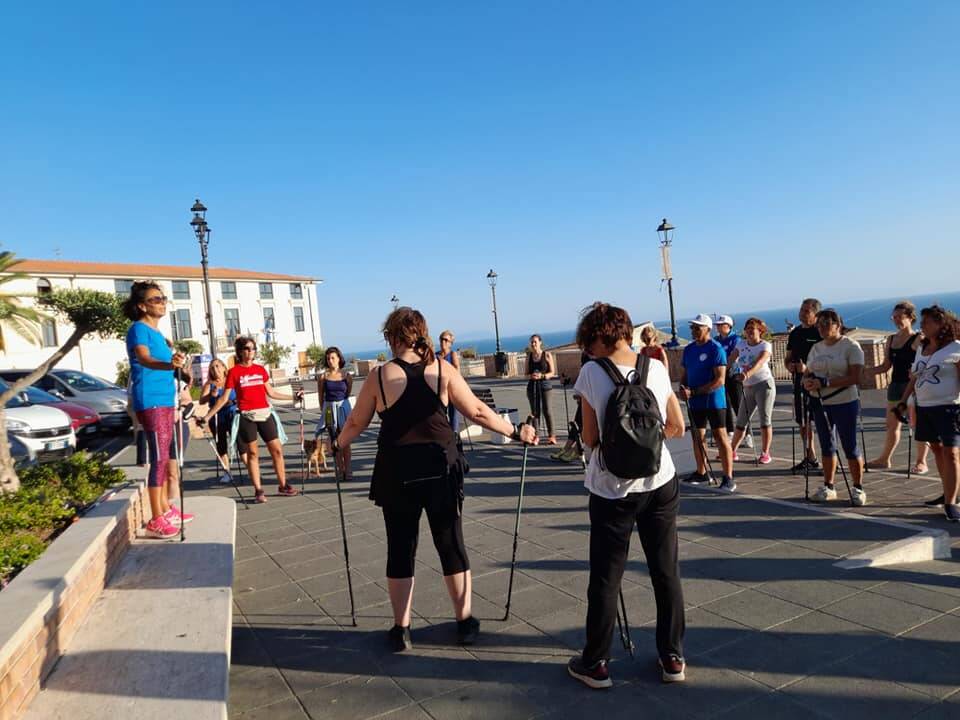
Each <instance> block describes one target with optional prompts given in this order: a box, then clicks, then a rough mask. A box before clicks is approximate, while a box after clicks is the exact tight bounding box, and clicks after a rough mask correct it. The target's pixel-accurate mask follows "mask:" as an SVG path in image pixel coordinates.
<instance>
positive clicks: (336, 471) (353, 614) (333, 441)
mask: <svg viewBox="0 0 960 720" xmlns="http://www.w3.org/2000/svg"><path fill="white" fill-rule="evenodd" d="M332 425H333V423H328V424H327V433H328V434H329V436H330V450H331V451H332V452H333V477H334V479H335V480H336V482H337V505H338V506H339V507H340V533H341V534H342V535H343V560H344V562H345V563H346V566H347V594H349V596H350V618H351V619H352V620H353V626H354V627H356V626H357V611H356V607H355V606H354V603H353V580H352V579H351V578H350V550H349V548H348V547H347V522H346V520H345V519H344V516H343V496H342V495H341V494H340V466H339V465H338V464H337V455H338V454H339V453H338V448H337V435H338V434H339V430H337V431H336V432H335V431H334V429H333V427H332Z"/></svg>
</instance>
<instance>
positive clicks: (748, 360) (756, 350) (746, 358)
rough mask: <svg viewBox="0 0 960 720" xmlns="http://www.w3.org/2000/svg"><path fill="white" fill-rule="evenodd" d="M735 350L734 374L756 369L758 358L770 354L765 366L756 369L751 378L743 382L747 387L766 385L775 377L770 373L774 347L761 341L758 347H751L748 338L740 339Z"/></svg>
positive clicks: (764, 362)
mask: <svg viewBox="0 0 960 720" xmlns="http://www.w3.org/2000/svg"><path fill="white" fill-rule="evenodd" d="M734 349H735V350H736V351H737V362H736V363H735V365H734V372H743V370H742V368H752V367H754V365H756V363H757V358H759V357H760V356H761V355H763V353H765V352H767V353H770V355H767V357H766V359H765V360H764V361H763V364H762V365H760V367H759V368H757V369H755V370H754V372H752V373H751V374H750V377H748V378H747V379H746V380H744V381H743V384H744V386H745V387H750V386H751V385H757V384H758V383H764V382H766V381H767V380H769V379H770V378H772V377H773V373H772V372H770V358H771V357H772V356H773V345H771V344H770V343H768V342H767V341H766V340H761V341H760V342H758V343H757V344H756V345H751V344H750V343H748V342H747V339H746V338H740V340H739V341H737V345H736V347H735V348H734Z"/></svg>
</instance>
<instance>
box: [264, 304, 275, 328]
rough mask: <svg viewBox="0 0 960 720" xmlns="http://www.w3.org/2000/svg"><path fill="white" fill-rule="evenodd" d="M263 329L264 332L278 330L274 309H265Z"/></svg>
mask: <svg viewBox="0 0 960 720" xmlns="http://www.w3.org/2000/svg"><path fill="white" fill-rule="evenodd" d="M263 329H264V330H276V329H277V322H276V318H274V316H273V308H272V307H265V308H264V309H263Z"/></svg>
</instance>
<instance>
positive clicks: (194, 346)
mask: <svg viewBox="0 0 960 720" xmlns="http://www.w3.org/2000/svg"><path fill="white" fill-rule="evenodd" d="M173 347H174V349H175V350H178V351H179V352H182V353H183V354H184V355H200V354H201V353H202V352H203V345H201V344H200V343H199V342H197V341H196V340H177V341H176V342H175V343H174V344H173Z"/></svg>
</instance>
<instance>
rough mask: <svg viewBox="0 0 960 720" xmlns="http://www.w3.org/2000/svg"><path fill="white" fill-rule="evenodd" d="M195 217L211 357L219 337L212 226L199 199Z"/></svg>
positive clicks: (194, 230)
mask: <svg viewBox="0 0 960 720" xmlns="http://www.w3.org/2000/svg"><path fill="white" fill-rule="evenodd" d="M190 212H192V213H193V219H192V220H191V221H190V226H191V227H192V228H193V232H194V233H195V234H196V236H197V242H199V243H200V266H201V267H202V268H203V301H204V313H205V315H206V320H207V337H208V338H209V340H210V355H211V358H215V357H216V356H217V338H216V336H215V335H214V334H213V303H212V302H211V301H210V277H209V275H208V273H207V246H208V245H209V244H210V226H209V225H207V219H206V218H207V208H206V207H205V206H204V204H203V203H202V202H200V200H199V199H198V200H197V201H196V202H195V203H193V207H192V208H190Z"/></svg>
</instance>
